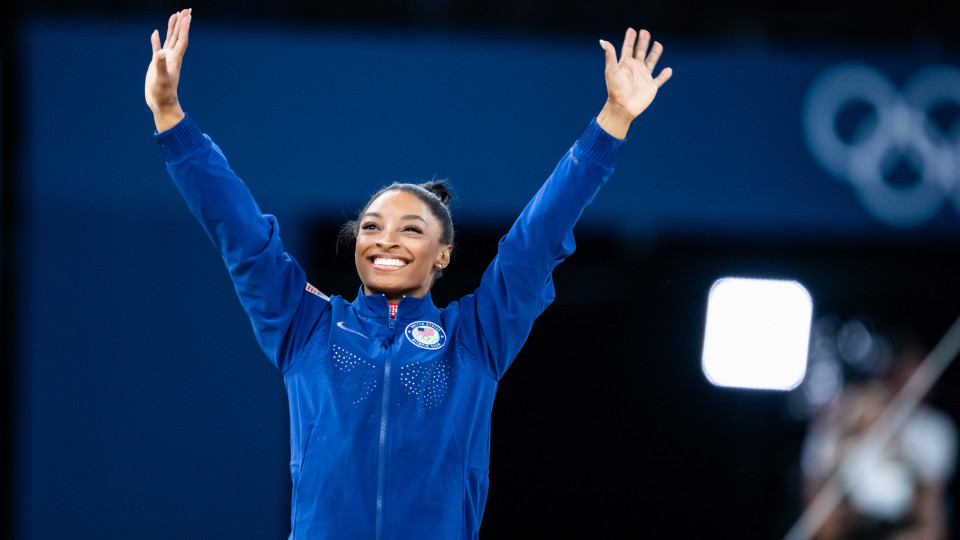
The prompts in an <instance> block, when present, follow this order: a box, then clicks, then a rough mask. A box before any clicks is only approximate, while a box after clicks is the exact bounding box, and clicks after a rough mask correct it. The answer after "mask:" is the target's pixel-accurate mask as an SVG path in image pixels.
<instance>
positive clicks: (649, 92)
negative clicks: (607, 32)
mask: <svg viewBox="0 0 960 540" xmlns="http://www.w3.org/2000/svg"><path fill="white" fill-rule="evenodd" d="M600 46H601V47H603V50H604V51H606V67H605V69H604V71H603V75H604V78H605V79H606V81H607V102H606V103H605V104H604V105H603V109H601V111H600V114H598V115H597V123H598V124H600V127H601V128H603V130H604V131H606V132H607V133H609V134H610V135H613V136H614V137H616V138H618V139H625V138H626V137H627V130H628V129H630V123H631V122H633V119H634V118H636V117H637V116H639V115H640V113H642V112H643V111H644V110H646V108H647V107H648V106H649V105H650V103H652V102H653V98H654V97H656V95H657V90H658V89H659V88H660V87H661V86H663V84H664V83H665V82H667V81H668V80H669V79H670V76H671V75H673V70H672V69H670V68H664V69H662V70H661V71H660V74H659V75H657V76H656V77H654V76H653V70H654V68H656V67H657V61H658V60H660V55H661V54H663V45H661V44H660V42H659V41H654V42H653V46H651V45H650V32H647V31H646V30H640V32H637V31H636V30H634V29H633V28H628V29H627V33H626V35H625V36H624V37H623V48H622V49H621V50H620V60H619V61H617V52H616V51H615V50H614V48H613V44H611V43H610V42H609V41H604V40H602V39H601V40H600Z"/></svg>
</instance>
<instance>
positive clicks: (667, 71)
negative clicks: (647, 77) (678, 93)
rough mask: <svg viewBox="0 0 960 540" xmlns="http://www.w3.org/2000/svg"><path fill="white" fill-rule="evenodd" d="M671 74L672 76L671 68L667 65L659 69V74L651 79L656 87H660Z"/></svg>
mask: <svg viewBox="0 0 960 540" xmlns="http://www.w3.org/2000/svg"><path fill="white" fill-rule="evenodd" d="M672 76H673V70H672V69H670V68H668V67H665V68H663V69H662V70H660V74H659V75H657V77H656V78H655V79H653V83H654V84H656V85H657V88H660V87H661V86H663V84H664V83H665V82H667V81H669V80H670V77H672Z"/></svg>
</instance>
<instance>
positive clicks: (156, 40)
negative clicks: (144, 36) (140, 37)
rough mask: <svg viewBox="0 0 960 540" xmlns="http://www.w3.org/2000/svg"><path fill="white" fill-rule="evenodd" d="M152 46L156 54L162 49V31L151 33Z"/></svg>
mask: <svg viewBox="0 0 960 540" xmlns="http://www.w3.org/2000/svg"><path fill="white" fill-rule="evenodd" d="M150 46H151V47H153V52H154V54H156V52H157V51H159V50H160V32H158V31H157V30H154V31H153V33H152V34H150Z"/></svg>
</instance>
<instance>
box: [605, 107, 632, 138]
mask: <svg viewBox="0 0 960 540" xmlns="http://www.w3.org/2000/svg"><path fill="white" fill-rule="evenodd" d="M634 118H636V117H635V116H634V115H632V114H630V113H629V112H627V110H626V109H624V108H623V107H622V106H620V105H618V104H617V103H614V102H612V101H610V100H609V99H607V102H606V103H604V104H603V108H602V109H600V113H599V114H597V124H599V125H600V127H601V128H602V129H603V130H604V131H606V132H607V133H609V134H610V135H612V136H614V137H616V138H618V139H626V138H627V131H628V130H629V129H630V123H631V122H633V119H634Z"/></svg>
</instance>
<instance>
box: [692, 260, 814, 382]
mask: <svg viewBox="0 0 960 540" xmlns="http://www.w3.org/2000/svg"><path fill="white" fill-rule="evenodd" d="M812 317H813V300H812V299H811V298H810V293H808V292H807V289H805V288H804V287H803V285H801V284H800V283H797V282H796V281H785V280H771V279H747V278H733V277H727V278H723V279H719V280H717V281H716V282H715V283H714V284H713V287H711V288H710V297H709V300H708V302H707V325H706V330H705V333H704V339H703V365H702V367H703V373H704V374H705V375H706V376H707V379H709V380H710V382H711V383H713V384H715V385H717V386H728V387H737V388H756V389H768V390H789V389H791V388H794V387H795V386H797V385H798V384H800V382H801V381H803V376H804V374H805V373H806V369H807V348H808V346H809V343H810V322H811V320H812Z"/></svg>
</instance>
